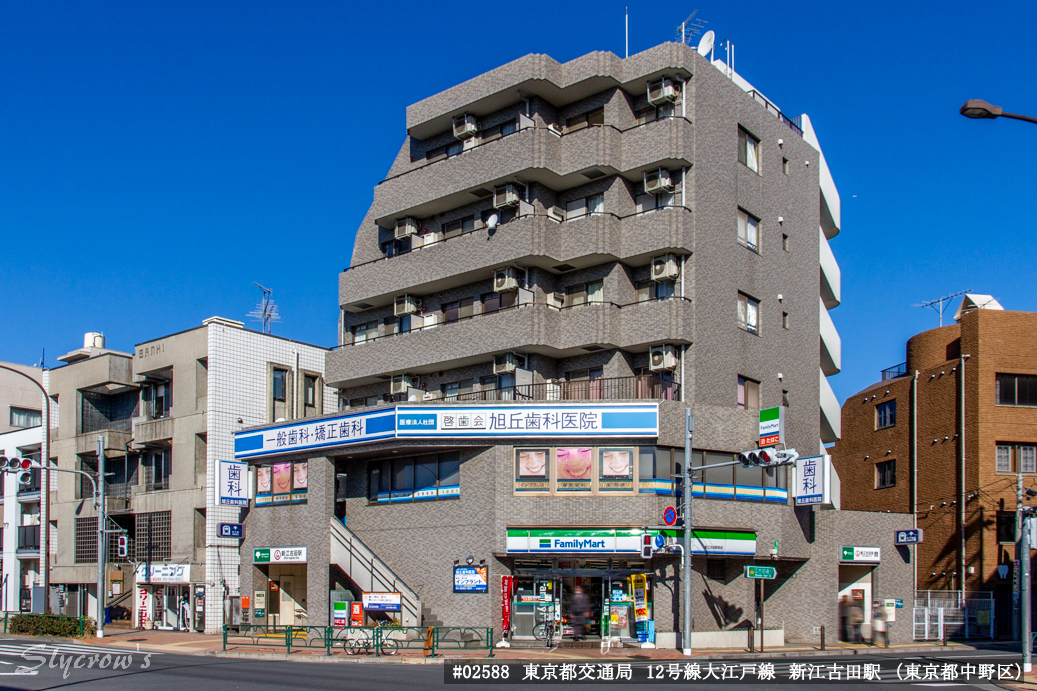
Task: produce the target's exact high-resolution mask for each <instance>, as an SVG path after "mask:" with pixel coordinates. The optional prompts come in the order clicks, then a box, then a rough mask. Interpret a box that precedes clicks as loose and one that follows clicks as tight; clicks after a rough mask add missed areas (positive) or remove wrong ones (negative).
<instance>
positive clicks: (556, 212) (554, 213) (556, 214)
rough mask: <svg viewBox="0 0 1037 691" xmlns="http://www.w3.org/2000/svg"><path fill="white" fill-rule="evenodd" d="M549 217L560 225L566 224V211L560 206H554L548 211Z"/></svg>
mask: <svg viewBox="0 0 1037 691" xmlns="http://www.w3.org/2000/svg"><path fill="white" fill-rule="evenodd" d="M547 215H548V216H549V217H550V218H551V219H552V220H555V221H558V222H559V223H563V222H565V209H563V208H562V207H560V206H552V207H549V208H548V209H547Z"/></svg>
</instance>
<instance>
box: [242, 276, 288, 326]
mask: <svg viewBox="0 0 1037 691" xmlns="http://www.w3.org/2000/svg"><path fill="white" fill-rule="evenodd" d="M252 283H253V285H255V286H257V287H258V288H259V289H260V290H262V291H263V301H262V302H260V303H259V304H258V305H256V309H254V310H252V311H251V312H249V313H248V316H250V317H252V319H253V321H258V322H263V333H265V334H268V333H271V331H270V324H271V322H279V321H281V315H280V314H278V312H277V305H276V304H274V300H273V298H271V297H270V296H271V295H273V293H274V291H272V290H270V289H269V288H265V287H263V286H261V285H259V284H258V283H256V282H255V281H252Z"/></svg>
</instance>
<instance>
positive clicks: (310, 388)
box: [302, 375, 317, 406]
mask: <svg viewBox="0 0 1037 691" xmlns="http://www.w3.org/2000/svg"><path fill="white" fill-rule="evenodd" d="M302 400H303V405H308V406H316V405H317V377H311V376H309V375H306V376H305V377H303V385H302Z"/></svg>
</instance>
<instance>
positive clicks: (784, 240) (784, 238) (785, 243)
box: [781, 233, 789, 252]
mask: <svg viewBox="0 0 1037 691" xmlns="http://www.w3.org/2000/svg"><path fill="white" fill-rule="evenodd" d="M781 249H783V250H785V251H786V252H788V251H789V236H788V234H786V233H782V234H781Z"/></svg>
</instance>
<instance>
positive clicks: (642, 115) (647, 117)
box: [634, 107, 656, 125]
mask: <svg viewBox="0 0 1037 691" xmlns="http://www.w3.org/2000/svg"><path fill="white" fill-rule="evenodd" d="M634 117H635V118H637V124H638V125H647V124H648V123H650V122H654V121H655V119H656V110H655V108H654V107H652V108H642V109H641V110H639V111H637V112H636V113H634Z"/></svg>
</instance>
